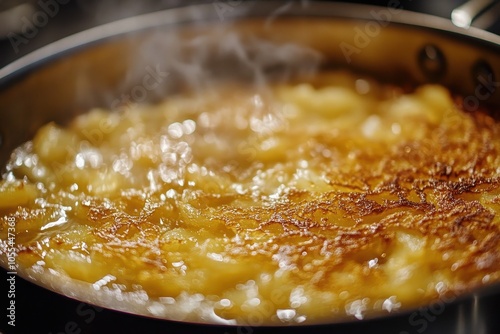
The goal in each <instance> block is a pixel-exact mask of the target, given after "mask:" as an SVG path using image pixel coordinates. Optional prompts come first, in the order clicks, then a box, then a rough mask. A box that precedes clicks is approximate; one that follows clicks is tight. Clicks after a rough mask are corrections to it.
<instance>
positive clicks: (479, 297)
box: [0, 1, 500, 333]
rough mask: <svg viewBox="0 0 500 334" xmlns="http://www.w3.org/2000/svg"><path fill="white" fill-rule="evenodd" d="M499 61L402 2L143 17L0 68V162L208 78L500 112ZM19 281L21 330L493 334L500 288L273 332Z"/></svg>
mask: <svg viewBox="0 0 500 334" xmlns="http://www.w3.org/2000/svg"><path fill="white" fill-rule="evenodd" d="M222 5H224V6H222ZM287 55H288V56H287ZM499 55H500V37H498V36H496V35H493V34H490V33H487V32H485V31H482V30H477V29H474V28H470V29H468V30H463V29H460V28H457V27H454V26H453V25H452V24H451V23H450V22H449V21H447V20H444V19H439V18H436V17H432V16H427V15H423V14H416V13H409V12H405V11H404V10H403V9H402V8H401V4H400V3H399V2H393V3H392V5H391V7H384V8H381V7H372V6H365V5H352V4H341V3H319V2H318V3H315V2H309V1H307V2H301V3H300V4H299V3H292V2H268V1H266V2H238V1H234V2H227V3H226V2H223V3H222V2H218V1H216V2H214V3H211V4H206V5H197V6H188V7H184V8H176V9H169V10H166V11H161V12H156V13H152V14H146V15H142V16H137V17H133V18H129V19H125V20H121V21H117V22H114V23H111V24H107V25H104V26H101V27H98V28H94V29H91V30H88V31H85V32H82V33H79V34H76V35H74V36H71V37H69V38H65V39H62V40H60V41H58V42H55V43H53V44H51V45H48V46H46V47H44V48H42V49H39V50H37V51H35V52H33V53H31V54H29V55H27V56H25V57H23V58H21V59H19V60H17V61H15V62H13V63H11V64H9V65H8V66H6V67H4V68H3V69H0V119H1V123H0V145H1V146H0V164H1V165H4V164H5V162H6V161H7V159H8V157H9V155H10V152H11V151H12V150H13V149H14V148H15V147H17V146H18V145H20V144H21V143H22V142H24V141H26V140H28V139H29V138H30V137H31V136H33V134H34V133H35V132H36V130H37V129H38V128H39V127H40V126H41V125H42V124H44V123H47V122H49V121H56V122H59V123H62V124H64V123H65V122H67V121H68V120H69V119H71V118H72V117H74V116H75V115H77V114H79V113H82V112H85V111H86V110H89V109H90V108H92V107H106V108H111V109H113V108H117V107H118V106H119V105H120V104H121V103H122V102H123V100H122V96H124V95H127V94H128V96H132V100H133V102H137V103H149V102H155V101H157V100H159V99H161V98H162V97H165V96H167V95H168V94H171V93H174V92H177V91H179V90H184V89H190V90H203V89H206V88H207V87H210V85H212V84H213V83H214V81H219V80H246V81H251V82H253V83H254V84H256V85H262V84H264V85H265V84H266V82H267V81H269V80H278V81H279V80H286V79H288V78H290V77H291V76H293V75H296V74H299V73H303V72H305V73H308V72H310V71H313V70H316V69H319V70H321V69H332V68H333V69H348V70H350V71H352V72H355V73H362V74H366V75H370V76H374V77H376V78H378V79H379V80H381V81H384V82H390V83H395V84H398V85H401V86H402V87H413V86H415V85H418V84H423V83H428V82H435V83H440V84H442V85H445V86H446V87H448V88H449V89H450V90H451V91H453V92H454V93H456V94H459V95H461V96H464V97H465V99H464V102H465V103H466V105H465V109H466V110H475V109H478V108H483V107H488V110H490V112H491V113H492V115H493V116H495V117H496V118H498V116H499V113H498V111H499V110H500V84H499V83H498V82H497V81H498V80H500V58H499ZM145 73H149V74H150V75H153V76H154V75H155V74H156V78H157V79H158V80H157V83H158V85H156V86H155V88H154V89H146V88H145V87H144V85H142V86H141V83H143V81H142V80H143V78H144V75H145ZM137 87H142V90H141V89H140V88H137ZM134 91H135V92H136V94H135V97H134V94H133V93H134ZM139 92H140V93H139ZM129 99H130V97H129ZM2 265H3V266H4V267H6V261H5V258H3V257H2ZM18 274H19V275H20V277H22V278H18V279H17V281H16V282H17V283H16V284H17V290H16V292H17V293H18V300H19V302H18V311H17V312H18V313H17V314H18V322H17V327H16V328H12V327H8V326H6V327H5V330H6V331H7V332H10V331H12V330H13V329H17V330H19V329H20V328H22V332H32V333H38V332H40V333H42V332H45V333H46V332H51V331H52V332H54V333H59V332H63V333H64V332H76V333H87V332H88V333H96V332H97V333H98V332H103V331H108V330H113V331H116V332H122V333H126V332H137V331H138V330H139V329H141V330H144V331H146V332H166V331H169V332H170V331H180V330H182V331H184V332H195V331H203V332H214V333H225V332H227V333H256V332H273V333H274V332H280V331H283V332H285V331H286V332H287V333H289V332H306V331H314V332H328V333H337V332H339V333H341V332H345V331H348V332H370V333H499V332H500V320H499V319H500V318H499V317H498V310H499V309H500V308H499V307H500V285H499V284H494V285H490V286H487V287H485V288H483V289H479V290H476V291H473V292H472V293H470V294H467V295H463V296H454V298H451V299H450V300H447V301H440V302H439V303H435V304H433V305H428V306H427V307H422V308H419V309H414V310H407V311H405V312H401V313H398V314H391V315H388V316H384V317H378V318H373V319H366V320H362V321H347V322H341V323H332V324H322V325H315V326H296V327H277V328H268V327H264V326H259V325H260V324H259V323H258V322H256V323H252V324H244V325H241V326H216V325H207V324H195V323H190V322H189V321H184V322H178V321H171V320H159V319H153V318H151V317H144V316H141V315H134V314H128V313H123V312H120V311H119V310H123V305H122V304H120V303H119V302H111V303H109V301H108V302H106V301H105V300H103V299H102V298H101V297H100V296H99V294H97V293H96V294H93V295H92V294H87V293H86V292H85V291H86V290H85V287H82V286H81V285H80V284H78V283H77V282H66V281H61V280H60V279H58V278H57V277H54V276H51V275H50V274H47V273H45V274H43V275H37V274H36V273H35V272H32V271H29V270H21V269H20V270H19V271H18ZM5 275H7V274H5ZM4 277H6V276H4ZM3 281H5V280H3ZM30 282H34V283H35V285H34V284H32V283H30ZM5 291H7V290H5ZM52 291H55V292H56V293H58V294H55V293H53V292H52ZM62 295H64V296H62ZM65 296H66V297H65ZM67 297H69V298H70V299H68V298H67ZM86 303H90V304H86ZM92 305H95V306H92ZM99 306H103V307H107V308H109V309H101V308H100V307H99ZM23 310H24V312H23ZM58 315H60V316H58ZM55 319H58V320H57V321H55ZM61 319H63V320H61Z"/></svg>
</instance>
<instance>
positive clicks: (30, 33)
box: [0, 0, 500, 68]
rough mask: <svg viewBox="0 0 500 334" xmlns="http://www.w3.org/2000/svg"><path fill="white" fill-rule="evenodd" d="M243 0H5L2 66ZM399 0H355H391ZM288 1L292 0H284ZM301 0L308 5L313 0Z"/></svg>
mask: <svg viewBox="0 0 500 334" xmlns="http://www.w3.org/2000/svg"><path fill="white" fill-rule="evenodd" d="M241 1H244V0H209V1H189V0H156V1H155V0H142V1H133V0H102V1H98V0H29V1H28V0H24V1H22V0H0V68H1V67H3V66H5V65H6V64H8V63H10V62H12V61H13V60H15V59H17V58H19V57H21V56H23V55H25V54H27V53H29V52H31V51H33V50H35V49H37V48H40V47H41V46H43V45H45V44H48V43H50V42H52V41H55V40H58V39H61V38H63V37H65V36H68V35H71V34H73V33H76V32H79V31H82V30H85V29H88V28H91V27H94V26H98V25H100V24H103V23H107V22H111V21H115V20H118V19H121V18H126V17H130V16H133V15H137V14H143V13H148V12H153V11H157V10H161V9H167V8H171V7H176V6H181V5H188V4H194V3H212V4H213V5H214V6H217V5H219V6H224V5H225V4H226V5H228V4H229V5H234V4H235V3H239V2H241ZM250 1H255V0H250ZM394 1H395V0H374V1H360V0H355V1H350V2H358V3H367V4H373V5H380V6H388V5H389V4H390V3H391V2H392V3H394ZM286 2H291V1H284V3H286ZM297 2H299V3H301V4H302V5H306V4H307V2H308V0H301V1H297ZM465 2H466V1H464V0H450V1H434V0H413V1H412V0H400V1H397V3H399V4H401V7H402V8H404V9H406V10H410V11H417V12H423V13H429V14H433V15H437V16H441V17H445V18H450V17H451V14H452V11H453V9H455V8H457V7H459V6H461V5H463V4H464V3H465ZM472 3H476V4H478V5H482V6H485V5H486V6H487V7H488V6H489V9H490V10H489V11H487V15H482V16H480V17H479V19H478V20H477V21H476V22H475V23H474V25H479V26H480V27H481V28H485V29H487V30H489V31H492V32H494V33H496V34H500V20H498V18H499V17H500V1H498V0H497V1H495V0H473V1H472ZM479 7H481V6H479ZM221 8H222V7H221ZM495 20H496V21H497V22H496V23H494V21H495Z"/></svg>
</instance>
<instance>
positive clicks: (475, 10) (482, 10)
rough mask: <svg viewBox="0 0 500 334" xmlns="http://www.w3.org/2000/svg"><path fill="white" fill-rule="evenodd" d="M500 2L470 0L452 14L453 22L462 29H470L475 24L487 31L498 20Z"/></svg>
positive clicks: (493, 0) (494, 0)
mask: <svg viewBox="0 0 500 334" xmlns="http://www.w3.org/2000/svg"><path fill="white" fill-rule="evenodd" d="M499 13H500V1H496V0H469V1H467V2H466V3H464V4H463V5H461V6H459V7H457V8H455V9H454V10H453V11H452V12H451V21H452V22H453V24H454V25H456V26H457V27H460V28H469V27H470V26H471V25H472V24H473V23H474V26H475V27H477V28H482V29H486V28H488V27H489V26H491V25H492V24H493V23H495V21H496V20H497V19H498V14H499Z"/></svg>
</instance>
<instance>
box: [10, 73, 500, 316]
mask: <svg viewBox="0 0 500 334" xmlns="http://www.w3.org/2000/svg"><path fill="white" fill-rule="evenodd" d="M125 109H126V110H122V111H121V112H118V113H108V112H106V111H102V110H94V111H91V112H90V113H88V114H86V115H82V116H80V117H79V118H77V119H75V120H74V121H73V122H72V123H71V124H70V125H69V126H68V127H67V128H61V127H60V126H58V125H55V124H48V125H47V126H45V127H44V128H42V129H40V131H39V132H38V134H37V135H36V137H35V138H34V139H33V140H32V141H31V142H29V143H27V144H25V145H24V146H22V147H21V148H19V149H18V150H17V151H15V152H14V153H13V155H12V159H11V161H10V163H9V165H8V166H7V172H6V173H5V175H4V181H3V182H2V185H1V189H0V190H1V191H0V203H1V204H0V213H1V216H2V217H3V218H2V220H1V221H2V227H1V230H0V236H1V238H2V240H1V243H0V251H1V252H2V254H3V257H2V261H3V262H4V264H6V263H7V260H6V257H5V253H7V251H8V249H9V247H10V246H15V248H16V249H17V251H18V255H17V259H16V260H17V262H18V263H19V265H20V267H21V272H25V273H26V274H27V275H30V273H34V272H44V273H45V274H46V275H49V273H48V272H47V270H48V269H49V268H50V269H53V270H54V271H55V272H57V273H60V274H61V275H63V276H65V275H66V276H68V277H70V278H71V279H75V280H80V281H83V282H88V283H90V284H91V285H89V286H88V288H89V289H90V290H93V293H95V291H98V292H99V293H103V294H105V293H112V294H113V296H116V295H118V294H123V295H127V294H128V296H129V297H130V296H132V297H131V298H129V299H130V300H131V303H135V304H136V305H139V306H141V305H142V306H141V307H142V308H141V307H139V308H138V309H137V308H133V309H134V312H138V313H144V314H150V315H154V316H158V317H165V318H176V319H191V320H192V319H194V320H196V321H202V322H228V323H249V321H252V319H260V320H259V324H262V323H281V322H290V323H301V322H310V323H314V322H325V321H335V320H339V319H343V318H345V317H355V318H358V319H361V318H364V317H366V316H370V315H376V314H380V313H386V312H394V311H396V310H400V309H404V308H409V307H413V306H415V305H422V304H425V303H429V302H431V301H432V300H435V299H437V298H440V296H444V295H445V294H447V295H448V296H450V295H451V296H457V295H458V294H461V293H464V292H466V291H469V290H470V289H473V288H475V287H478V286H482V285H487V284H491V283H493V282H498V281H499V280H500V231H499V218H498V212H499V210H500V186H499V175H500V140H499V138H500V126H499V124H497V123H496V122H495V121H494V120H493V119H492V118H491V117H489V116H487V115H486V114H485V113H483V112H481V111H480V110H479V111H474V112H468V113H466V112H464V111H462V110H461V109H460V99H457V100H455V101H453V100H452V99H451V97H450V95H449V93H448V92H447V91H446V90H445V89H443V88H442V87H439V86H424V87H421V88H419V89H417V90H416V91H415V92H412V93H407V94H405V93H403V92H402V91H400V90H399V89H396V88H394V87H387V86H383V85H381V84H378V83H376V82H374V81H372V80H369V79H358V78H353V77H351V76H350V75H346V74H342V73H333V74H331V73H330V74H324V75H322V76H318V77H317V78H314V79H313V80H311V81H309V82H307V83H305V82H302V83H300V82H299V83H296V84H290V85H282V86H276V87H272V88H269V89H266V90H263V91H255V90H253V89H249V88H248V87H231V88H228V87H225V88H224V87H219V88H217V90H214V91H212V92H206V93H204V95H203V96H178V97H172V98H170V99H168V100H166V101H165V102H164V103H162V104H159V105H156V106H150V107H136V106H134V107H131V108H125ZM12 220H15V222H16V228H15V234H16V236H15V245H12V244H11V245H9V239H8V238H7V230H8V223H9V221H12ZM34 277H35V276H34ZM448 299H449V298H448ZM172 305H174V306H175V307H177V311H176V313H175V314H174V313H173V311H172V307H173V306H172ZM134 307H135V306H134ZM179 309H181V311H179ZM207 314H209V315H210V316H207Z"/></svg>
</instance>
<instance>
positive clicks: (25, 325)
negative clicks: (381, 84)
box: [0, 0, 500, 334]
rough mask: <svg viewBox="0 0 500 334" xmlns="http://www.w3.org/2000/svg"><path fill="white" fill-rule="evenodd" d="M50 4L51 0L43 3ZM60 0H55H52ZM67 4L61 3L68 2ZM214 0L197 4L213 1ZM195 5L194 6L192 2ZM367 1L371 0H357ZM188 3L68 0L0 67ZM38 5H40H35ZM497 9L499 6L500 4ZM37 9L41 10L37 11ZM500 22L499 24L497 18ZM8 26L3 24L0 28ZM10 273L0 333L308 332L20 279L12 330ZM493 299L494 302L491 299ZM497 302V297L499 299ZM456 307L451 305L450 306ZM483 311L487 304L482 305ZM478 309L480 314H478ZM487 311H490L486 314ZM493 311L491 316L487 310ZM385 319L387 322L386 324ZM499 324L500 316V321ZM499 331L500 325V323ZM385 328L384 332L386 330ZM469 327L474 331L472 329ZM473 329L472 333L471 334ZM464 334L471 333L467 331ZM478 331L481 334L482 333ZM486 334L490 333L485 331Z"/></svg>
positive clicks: (363, 327)
mask: <svg viewBox="0 0 500 334" xmlns="http://www.w3.org/2000/svg"><path fill="white" fill-rule="evenodd" d="M42 1H44V2H47V1H49V0H42ZM52 1H55V0H52ZM66 1H67V0H66ZM66 1H62V2H66ZM214 1H215V0H212V1H197V2H209V3H213V2H214ZM216 1H219V0H216ZM192 2H193V1H191V2H189V3H192ZM353 2H367V1H353ZM5 3H6V1H5V0H3V1H2V0H0V10H1V9H2V7H1V6H2V5H5ZM187 3H188V1H182V0H160V1H145V0H143V1H131V0H126V1H109V0H108V1H98V0H87V1H85V0H69V1H68V2H67V3H65V4H60V5H59V11H58V13H57V15H55V16H54V17H53V18H51V19H50V20H49V21H48V22H47V24H46V25H44V26H43V27H41V28H39V29H38V31H37V33H36V36H34V37H33V38H30V39H29V42H28V43H26V44H20V45H19V46H18V50H17V52H16V50H15V48H14V47H13V45H12V41H11V40H9V39H8V38H5V36H4V38H2V39H0V68H1V67H3V66H5V65H7V64H9V63H10V62H12V61H14V60H16V59H18V58H20V57H22V56H23V55H25V54H27V53H29V52H31V51H33V50H36V49H37V48H40V47H41V46H43V45H45V44H48V43H50V42H52V41H55V40H58V39H60V38H62V37H65V36H68V35H71V34H73V33H75V32H78V31H82V30H85V29H87V28H90V27H94V26H97V25H100V24H103V23H106V22H110V21H114V20H117V19H120V18H125V17H128V16H132V15H135V14H141V13H147V12H152V11H156V10H161V9H166V8H169V7H173V6H178V5H182V4H187ZM367 3H370V4H376V5H381V6H387V4H388V1H371V2H367ZM462 3H463V1H459V0H453V1H435V0H434V1H432V0H420V1H419V0H413V1H405V0H402V1H401V4H402V7H403V8H404V9H407V10H411V11H417V12H424V13H430V14H434V15H437V16H441V17H445V18H449V17H450V15H451V11H452V10H453V8H455V7H457V6H459V5H460V4H462ZM34 6H35V7H36V6H39V4H38V3H37V2H35V4H34ZM497 7H498V6H497ZM36 8H37V7H36ZM498 21H500V20H498ZM2 24H4V22H0V26H1V25H2ZM489 30H490V31H492V32H494V33H497V34H498V33H500V24H499V22H497V23H496V24H494V25H493V26H492V27H490V28H489ZM7 277H8V276H7V274H6V272H5V271H3V270H2V271H1V272H0V278H1V283H2V284H1V285H0V286H1V290H0V294H1V296H2V300H4V302H2V304H1V308H2V311H1V312H0V316H1V318H0V333H5V334H7V333H26V334H30V333H47V334H48V333H53V334H56V333H57V334H59V333H74V334H78V333H108V332H109V333H198V332H199V333H245V334H253V333H260V332H269V333H278V332H283V333H285V332H286V333H298V332H302V331H303V329H300V328H294V329H285V330H281V331H277V330H275V329H257V328H251V327H239V328H220V327H210V326H203V327H200V326H196V325H186V324H176V323H172V322H166V321H156V320H152V319H145V318H141V317H136V316H131V315H128V316H124V315H123V314H122V313H119V312H113V311H109V310H102V309H96V308H94V307H92V306H90V305H87V304H83V303H80V302H78V301H73V300H70V299H67V298H65V297H62V296H59V295H56V294H54V293H51V292H49V291H47V290H44V289H40V288H38V287H36V286H34V285H32V284H30V283H28V282H26V281H24V280H22V279H21V278H19V277H18V278H16V327H15V328H12V327H10V326H7V325H6V323H7V321H8V319H7V318H6V317H5V314H6V311H5V308H6V307H7V303H6V300H7V296H6V294H7V291H8V288H7V286H6V278H7ZM488 298H489V299H488ZM496 299H498V298H496ZM485 300H486V303H483V304H482V305H489V306H488V307H489V308H491V309H493V310H496V311H494V313H491V309H490V310H489V312H490V317H491V316H492V315H491V314H493V316H494V315H495V312H496V313H497V314H498V312H499V311H498V310H499V307H500V305H499V301H498V300H494V299H492V298H491V297H487V298H486V299H485ZM454 307H456V306H453V305H448V306H447V308H454ZM465 307H466V308H469V309H465V310H464V312H470V311H471V310H472V309H473V308H474V307H475V306H474V304H473V303H472V302H471V304H470V305H469V304H467V305H466V306H465ZM483 307H484V306H483ZM476 311H477V310H476ZM487 311H488V310H487ZM486 313H488V312H486ZM408 317H409V315H405V316H403V317H398V318H395V319H393V320H392V322H391V323H390V327H387V322H386V323H385V325H384V320H380V321H379V320H374V321H367V322H363V323H362V324H358V325H356V326H355V327H352V326H350V325H342V326H337V327H335V329H333V328H331V327H328V326H326V327H322V326H319V327H314V328H310V329H308V330H307V332H311V333H344V332H350V333H384V334H385V333H397V334H400V333H401V331H403V332H404V331H408V333H417V331H416V330H417V329H420V328H419V327H410V326H409V323H408ZM447 320H448V319H447V317H446V316H445V315H444V314H443V316H441V317H437V318H436V319H433V320H432V321H430V322H429V324H431V323H432V328H430V327H429V328H427V329H426V330H425V331H423V333H429V334H430V333H445V332H450V331H451V332H453V333H459V332H460V330H458V331H455V330H457V329H456V328H450V327H449V326H448V323H447ZM385 321H386V320H385ZM497 322H499V323H500V316H499V321H497ZM499 327H500V325H499ZM381 328H382V329H381ZM469 329H470V328H469ZM472 332H473V331H471V333H472ZM463 333H469V331H468V330H467V329H464V331H463ZM478 333H479V332H478ZM484 333H487V332H484ZM491 333H500V329H499V328H496V329H493V332H491Z"/></svg>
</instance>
